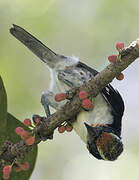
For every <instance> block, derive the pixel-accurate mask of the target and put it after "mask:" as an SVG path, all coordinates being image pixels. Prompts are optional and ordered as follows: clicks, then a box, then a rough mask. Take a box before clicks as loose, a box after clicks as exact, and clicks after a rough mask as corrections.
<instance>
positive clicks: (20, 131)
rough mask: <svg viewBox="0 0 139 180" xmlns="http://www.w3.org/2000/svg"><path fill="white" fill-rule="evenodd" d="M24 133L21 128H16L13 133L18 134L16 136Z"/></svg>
mask: <svg viewBox="0 0 139 180" xmlns="http://www.w3.org/2000/svg"><path fill="white" fill-rule="evenodd" d="M23 131H24V129H23V128H22V127H17V128H16V129H15V132H16V134H18V135H21V133H22V132H23Z"/></svg>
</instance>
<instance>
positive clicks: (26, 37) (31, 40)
mask: <svg viewBox="0 0 139 180" xmlns="http://www.w3.org/2000/svg"><path fill="white" fill-rule="evenodd" d="M10 33H11V34H12V35H13V36H14V37H15V38H16V39H18V40H19V41H20V42H22V43H23V44H24V45H25V46H26V47H27V48H28V49H30V50H31V51H32V52H33V53H34V54H35V55H36V56H38V57H39V58H40V59H41V60H42V61H43V62H45V63H46V64H47V65H48V66H49V67H50V68H54V67H55V65H56V64H57V62H58V60H59V56H58V55H57V54H56V53H54V52H53V51H52V50H51V49H49V48H48V47H46V46H45V45H44V44H43V43H42V42H41V41H39V40H38V39H36V38H35V37H34V36H32V35H31V34H30V33H28V32H27V31H26V30H24V29H23V28H21V27H20V26H17V25H15V24H14V25H13V27H12V28H11V29H10Z"/></svg>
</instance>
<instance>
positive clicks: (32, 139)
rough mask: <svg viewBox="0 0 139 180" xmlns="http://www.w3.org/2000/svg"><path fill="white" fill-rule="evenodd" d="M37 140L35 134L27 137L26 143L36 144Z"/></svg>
mask: <svg viewBox="0 0 139 180" xmlns="http://www.w3.org/2000/svg"><path fill="white" fill-rule="evenodd" d="M34 142H35V138H34V137H33V136H30V137H28V138H27V139H26V145H28V146H31V145H32V144H34Z"/></svg>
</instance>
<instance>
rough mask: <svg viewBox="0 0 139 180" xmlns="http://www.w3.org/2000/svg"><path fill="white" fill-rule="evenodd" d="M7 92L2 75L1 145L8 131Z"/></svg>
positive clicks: (0, 90) (0, 102) (0, 94)
mask: <svg viewBox="0 0 139 180" xmlns="http://www.w3.org/2000/svg"><path fill="white" fill-rule="evenodd" d="M6 126H7V94H6V90H5V88H4V84H3V81H2V78H1V76H0V146H1V145H2V144H3V142H4V141H5V139H6V136H7V131H6Z"/></svg>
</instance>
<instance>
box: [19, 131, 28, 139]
mask: <svg viewBox="0 0 139 180" xmlns="http://www.w3.org/2000/svg"><path fill="white" fill-rule="evenodd" d="M20 137H21V138H22V139H27V138H28V137H29V133H28V132H27V131H25V130H24V131H23V132H21V134H20Z"/></svg>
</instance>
